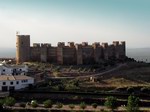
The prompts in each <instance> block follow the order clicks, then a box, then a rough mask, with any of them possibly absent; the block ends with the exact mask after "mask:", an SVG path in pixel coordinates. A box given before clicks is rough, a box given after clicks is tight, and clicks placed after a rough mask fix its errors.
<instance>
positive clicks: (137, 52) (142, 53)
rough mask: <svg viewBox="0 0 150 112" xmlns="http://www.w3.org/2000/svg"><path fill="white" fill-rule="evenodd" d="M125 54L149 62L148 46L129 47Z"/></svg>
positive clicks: (149, 50)
mask: <svg viewBox="0 0 150 112" xmlns="http://www.w3.org/2000/svg"><path fill="white" fill-rule="evenodd" d="M127 56H128V57H131V58H134V59H136V60H139V61H144V62H150V48H133V49H130V48H129V49H127Z"/></svg>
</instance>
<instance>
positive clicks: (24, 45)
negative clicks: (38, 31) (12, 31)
mask: <svg viewBox="0 0 150 112" xmlns="http://www.w3.org/2000/svg"><path fill="white" fill-rule="evenodd" d="M16 38H17V41H16V49H17V50H16V62H17V63H22V62H25V61H29V60H30V35H16Z"/></svg>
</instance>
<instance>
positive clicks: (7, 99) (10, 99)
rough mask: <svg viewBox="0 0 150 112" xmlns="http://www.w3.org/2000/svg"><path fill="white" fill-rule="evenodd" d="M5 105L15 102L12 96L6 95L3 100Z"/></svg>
mask: <svg viewBox="0 0 150 112" xmlns="http://www.w3.org/2000/svg"><path fill="white" fill-rule="evenodd" d="M4 103H5V105H6V106H13V105H15V103H16V100H15V99H14V98H13V97H6V98H5V101H4Z"/></svg>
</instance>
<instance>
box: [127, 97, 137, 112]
mask: <svg viewBox="0 0 150 112" xmlns="http://www.w3.org/2000/svg"><path fill="white" fill-rule="evenodd" d="M138 103H139V98H138V97H135V96H132V95H130V96H129V97H128V103H127V107H126V108H127V112H138V110H139V105H138Z"/></svg>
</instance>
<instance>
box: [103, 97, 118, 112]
mask: <svg viewBox="0 0 150 112" xmlns="http://www.w3.org/2000/svg"><path fill="white" fill-rule="evenodd" d="M116 103H117V99H116V98H115V97H113V96H109V97H107V99H106V101H105V103H104V105H105V106H106V107H108V108H110V109H111V110H112V111H114V109H115V108H117V105H116Z"/></svg>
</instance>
